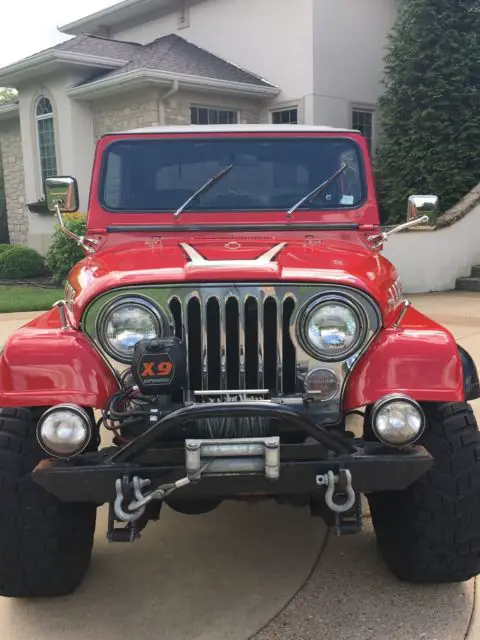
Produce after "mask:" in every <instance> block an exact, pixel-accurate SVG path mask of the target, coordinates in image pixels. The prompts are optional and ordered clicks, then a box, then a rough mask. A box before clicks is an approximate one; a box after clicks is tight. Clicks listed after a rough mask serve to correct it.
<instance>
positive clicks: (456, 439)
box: [367, 403, 480, 583]
mask: <svg viewBox="0 0 480 640" xmlns="http://www.w3.org/2000/svg"><path fill="white" fill-rule="evenodd" d="M423 408H424V410H425V413H426V418H427V426H426V429H425V432H424V435H423V436H422V439H421V441H420V443H419V444H423V445H424V446H425V448H426V449H427V450H428V451H429V453H430V454H431V455H432V456H433V457H434V460H435V462H434V466H433V467H432V469H431V470H430V471H429V472H428V473H427V474H425V475H424V476H423V477H421V478H420V479H419V480H418V481H416V482H415V483H413V484H412V485H411V486H410V487H409V488H408V489H406V490H405V491H392V492H385V493H375V494H370V495H368V496H367V498H368V501H369V504H370V512H371V515H372V521H373V526H374V529H375V533H376V537H377V544H378V547H379V550H380V553H381V555H382V556H383V558H384V560H385V562H386V564H387V566H388V567H389V568H390V569H391V570H392V572H393V573H394V574H395V575H396V576H397V578H399V579H400V580H403V581H406V582H412V583H449V582H463V581H465V580H468V579H470V578H472V577H473V576H476V575H477V574H479V573H480V433H479V431H478V428H477V423H476V420H475V417H474V415H473V411H472V409H471V407H470V406H469V405H468V404H467V403H458V404H443V405H438V404H437V405H433V404H429V405H425V406H424V407H423Z"/></svg>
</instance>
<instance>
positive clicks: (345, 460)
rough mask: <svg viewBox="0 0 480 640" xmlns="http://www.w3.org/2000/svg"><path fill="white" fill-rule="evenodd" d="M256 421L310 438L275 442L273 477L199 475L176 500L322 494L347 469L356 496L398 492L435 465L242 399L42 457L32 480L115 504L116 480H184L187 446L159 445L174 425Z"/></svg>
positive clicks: (422, 453)
mask: <svg viewBox="0 0 480 640" xmlns="http://www.w3.org/2000/svg"><path fill="white" fill-rule="evenodd" d="M257 416H258V417H264V418H272V419H275V420H279V421H281V422H283V423H287V424H289V425H291V426H293V427H296V428H300V429H303V430H304V431H305V432H306V433H307V434H308V437H307V440H306V442H305V443H302V444H280V445H279V465H278V466H279V473H278V476H277V477H276V479H274V480H272V479H269V478H266V477H265V475H262V474H261V473H258V472H256V473H255V472H252V473H221V474H212V475H208V476H207V475H205V476H202V478H201V481H198V480H199V478H197V479H196V481H193V482H192V483H191V484H189V485H187V486H185V487H182V488H180V489H178V493H176V494H175V495H176V496H178V498H184V499H202V498H207V497H209V498H210V497H215V498H228V497H234V496H236V495H239V494H248V493H263V494H269V495H295V494H311V493H312V492H315V491H318V490H319V489H320V484H321V483H320V482H319V477H321V476H323V475H324V474H327V473H328V472H329V471H333V473H336V474H338V473H340V471H341V470H344V469H346V470H349V471H350V473H351V478H352V486H353V488H354V490H355V491H356V492H358V493H373V492H377V491H396V490H402V489H405V488H407V487H408V486H409V485H410V484H412V483H413V482H414V481H415V480H417V479H418V478H419V477H420V476H422V475H423V474H424V473H426V472H427V471H428V470H429V469H430V468H431V467H432V466H433V458H432V457H431V455H430V454H429V453H428V452H427V451H426V449H425V448H424V447H422V446H418V445H413V446H408V447H405V448H402V449H397V448H393V447H386V446H385V445H383V444H381V443H378V442H364V441H363V440H354V439H351V438H348V437H346V436H344V435H343V434H342V433H339V432H336V431H331V430H328V429H326V428H324V427H322V426H319V425H317V424H316V423H315V422H314V421H313V420H312V419H311V418H310V417H309V416H308V414H307V413H301V412H300V411H298V410H296V409H295V408H292V407H291V406H288V405H286V404H281V403H280V402H277V401H275V402H273V401H243V402H218V403H205V404H191V405H187V406H185V407H182V408H181V409H178V410H176V411H173V412H172V413H170V414H168V415H167V416H165V417H163V418H162V419H161V420H159V421H157V422H156V423H155V424H153V425H152V426H151V427H149V428H148V429H147V430H146V431H145V433H143V434H142V435H140V436H138V437H137V438H136V439H135V440H132V441H131V442H129V443H128V444H126V445H124V446H122V447H119V448H106V449H103V450H100V451H98V452H94V453H84V454H81V455H79V456H76V457H74V458H71V459H70V460H63V459H46V460H43V461H41V462H40V463H39V464H38V465H37V467H36V468H35V469H34V470H33V479H34V480H35V481H36V482H37V483H38V484H39V485H40V486H42V487H43V488H44V489H46V490H47V491H48V492H50V493H52V494H53V495H55V496H57V497H58V498H59V499H60V500H64V501H67V502H95V503H98V504H103V503H106V502H112V501H113V500H114V499H115V496H116V493H115V481H116V480H117V479H119V478H125V477H133V476H137V477H138V476H140V477H142V478H146V479H148V480H150V481H151V485H152V487H154V486H158V485H161V484H164V483H174V482H176V481H177V480H179V479H180V478H183V477H185V475H186V449H185V448H182V447H178V446H176V447H175V446H172V445H170V444H167V443H165V442H163V443H162V442H160V439H161V436H162V435H165V434H167V432H168V431H170V430H171V429H173V428H174V427H179V426H182V425H184V424H186V423H190V422H192V421H195V420H200V419H205V418H221V417H237V418H242V417H257ZM192 442H193V441H192ZM238 442H242V440H241V439H239V440H238Z"/></svg>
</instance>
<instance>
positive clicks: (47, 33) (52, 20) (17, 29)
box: [0, 0, 119, 67]
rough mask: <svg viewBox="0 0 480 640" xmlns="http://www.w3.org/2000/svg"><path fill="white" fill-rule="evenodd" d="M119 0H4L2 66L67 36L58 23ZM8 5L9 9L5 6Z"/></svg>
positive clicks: (0, 10)
mask: <svg viewBox="0 0 480 640" xmlns="http://www.w3.org/2000/svg"><path fill="white" fill-rule="evenodd" d="M118 1H119V0H81V2H72V1H71V0H41V2H34V0H4V2H2V3H1V8H0V21H1V25H2V37H1V38H0V67H5V66H6V65H9V64H12V62H17V60H21V59H22V58H26V57H27V56H30V55H33V54H34V53H38V52H39V51H41V50H42V49H47V48H48V47H51V46H52V45H55V44H58V43H59V42H62V41H63V40H67V39H68V38H69V37H71V36H66V35H65V34H61V33H60V32H59V31H57V27H58V26H61V25H64V24H68V23H69V22H73V21H74V20H78V19H79V18H83V17H84V16H87V15H89V14H91V13H94V12H96V11H100V10H102V9H105V7H110V6H112V5H114V4H117V3H118ZM5 5H8V10H7V9H6V6H5Z"/></svg>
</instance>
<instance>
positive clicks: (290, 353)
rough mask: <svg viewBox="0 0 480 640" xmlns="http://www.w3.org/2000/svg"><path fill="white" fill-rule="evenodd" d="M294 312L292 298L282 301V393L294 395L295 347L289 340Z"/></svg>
mask: <svg viewBox="0 0 480 640" xmlns="http://www.w3.org/2000/svg"><path fill="white" fill-rule="evenodd" d="M294 310H295V301H294V300H293V298H285V300H284V301H283V336H282V337H283V340H282V343H283V361H282V381H283V393H285V394H288V393H295V391H296V386H297V384H296V383H297V374H296V358H295V347H294V346H293V342H292V340H291V338H290V331H289V328H290V320H291V318H292V314H293V312H294Z"/></svg>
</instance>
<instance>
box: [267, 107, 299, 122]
mask: <svg viewBox="0 0 480 640" xmlns="http://www.w3.org/2000/svg"><path fill="white" fill-rule="evenodd" d="M272 124H298V108H297V107H293V108H291V109H278V110H276V111H272Z"/></svg>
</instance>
